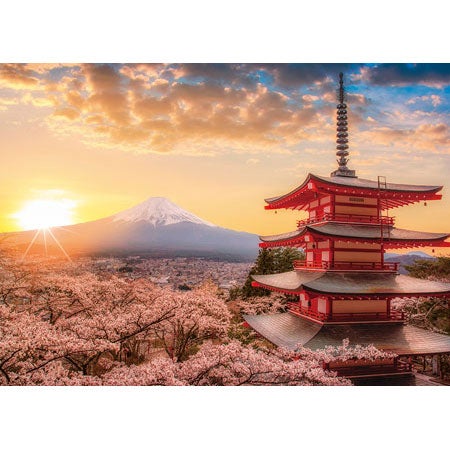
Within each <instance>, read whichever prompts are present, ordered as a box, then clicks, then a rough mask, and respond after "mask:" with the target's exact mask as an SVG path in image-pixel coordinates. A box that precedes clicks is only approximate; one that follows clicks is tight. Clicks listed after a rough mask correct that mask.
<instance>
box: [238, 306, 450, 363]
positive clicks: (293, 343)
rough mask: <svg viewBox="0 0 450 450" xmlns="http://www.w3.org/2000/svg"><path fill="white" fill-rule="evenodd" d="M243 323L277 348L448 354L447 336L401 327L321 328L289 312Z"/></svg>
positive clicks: (249, 317)
mask: <svg viewBox="0 0 450 450" xmlns="http://www.w3.org/2000/svg"><path fill="white" fill-rule="evenodd" d="M243 317H244V320H245V321H246V322H247V323H248V324H249V325H250V326H251V327H252V328H253V329H254V330H255V331H257V332H258V333H259V334H260V335H262V336H264V337H265V338H266V339H267V340H269V341H270V342H272V343H274V344H275V345H278V346H280V347H284V348H287V349H289V350H296V349H297V348H298V345H299V344H300V345H303V346H304V347H306V348H310V349H311V350H318V349H322V348H325V347H326V346H328V345H332V346H338V345H341V344H342V340H343V339H346V338H347V339H350V345H357V344H359V345H369V344H373V345H374V346H375V347H376V348H378V349H380V350H384V351H390V352H393V353H396V354H397V355H428V354H439V353H444V354H445V353H449V352H450V336H447V335H443V334H438V333H434V332H432V331H428V330H423V329H421V328H417V327H414V326H412V325H403V324H393V323H386V324H380V323H377V324H361V323H359V324H357V323H355V324H346V325H334V324H327V325H321V324H316V323H313V322H311V321H310V320H307V319H304V318H301V317H296V316H294V315H293V314H290V313H280V314H268V315H244V316H243Z"/></svg>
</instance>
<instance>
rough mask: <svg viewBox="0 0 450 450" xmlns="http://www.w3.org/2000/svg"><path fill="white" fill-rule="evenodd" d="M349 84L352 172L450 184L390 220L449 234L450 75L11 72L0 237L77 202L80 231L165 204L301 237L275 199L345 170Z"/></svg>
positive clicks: (408, 68) (330, 69)
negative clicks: (340, 91)
mask: <svg viewBox="0 0 450 450" xmlns="http://www.w3.org/2000/svg"><path fill="white" fill-rule="evenodd" d="M341 71H342V72H343V73H344V82H345V87H346V90H347V93H348V100H347V104H348V109H349V141H350V142H349V145H350V148H349V151H350V162H349V167H350V168H351V169H355V170H356V173H357V175H358V176H359V177H360V178H369V179H375V180H376V179H377V176H378V175H383V176H386V178H387V181H388V182H397V183H411V184H428V185H430V184H431V185H444V186H445V185H446V187H445V188H444V190H443V192H442V193H443V194H444V197H443V200H441V201H439V202H428V206H426V207H424V206H423V204H421V205H413V206H409V207H404V208H401V209H396V210H393V211H391V214H392V215H395V216H396V217H397V226H399V227H401V228H409V229H417V230H428V231H450V193H449V187H450V183H449V180H448V178H449V177H448V174H449V173H450V146H449V144H450V132H449V125H450V116H449V111H450V97H449V92H450V64H431V63H429V64H420V63H415V64H394V63H382V64H356V63H345V64H337V63H334V64H319V63H310V64H268V63H265V64H256V63H251V64H245V63H239V64H213V63H208V64H206V63H205V64H182V63H176V64H170V63H164V64H137V63H133V64H78V63H77V64H58V63H51V64H37V63H33V64H18V63H14V64H7V63H3V64H0V162H1V164H0V180H1V184H0V205H1V206H0V232H5V231H15V230H20V229H21V225H20V221H19V220H18V218H17V212H18V211H21V210H23V208H24V207H25V206H24V205H26V204H27V202H30V201H33V200H46V199H54V200H57V201H64V202H70V204H71V205H72V207H73V209H72V213H73V214H72V218H71V220H72V221H73V222H86V221H90V220H95V219H99V218H102V217H106V216H109V215H111V214H114V213H116V212H119V211H121V210H123V209H126V208H128V207H131V206H133V205H135V204H138V203H140V202H142V201H144V200H145V199H147V198H148V197H153V196H163V197H167V198H169V199H170V200H172V201H173V202H175V203H176V204H178V205H179V206H181V207H182V208H184V209H187V210H189V211H191V212H193V213H194V214H196V215H198V216H199V217H201V218H203V219H205V220H207V221H210V222H213V223H214V224H216V225H219V226H222V227H226V228H231V229H235V230H242V231H248V232H252V233H257V234H263V235H264V234H275V233H281V232H285V231H290V230H293V229H295V224H296V221H297V220H298V219H299V218H302V217H303V215H302V214H303V213H299V212H293V211H279V212H278V213H277V214H275V213H274V212H273V211H265V210H264V204H265V203H264V198H268V197H273V196H276V195H280V194H284V193H286V192H288V191H290V190H291V189H293V188H294V187H296V186H298V185H299V184H300V183H301V182H302V181H303V180H304V178H305V177H306V176H307V174H308V173H309V172H312V173H315V174H319V175H325V176H328V175H329V174H330V173H331V172H332V171H333V170H335V169H336V167H337V164H336V156H335V152H336V148H335V147H336V143H335V134H336V124H335V117H336V88H337V86H338V74H339V72H341Z"/></svg>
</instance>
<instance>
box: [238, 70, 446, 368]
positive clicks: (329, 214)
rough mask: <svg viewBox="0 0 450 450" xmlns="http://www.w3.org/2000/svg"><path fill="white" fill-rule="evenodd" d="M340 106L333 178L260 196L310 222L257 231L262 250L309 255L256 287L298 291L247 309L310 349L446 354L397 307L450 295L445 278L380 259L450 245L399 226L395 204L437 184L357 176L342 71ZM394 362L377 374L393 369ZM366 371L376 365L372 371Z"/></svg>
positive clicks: (271, 333)
mask: <svg viewBox="0 0 450 450" xmlns="http://www.w3.org/2000/svg"><path fill="white" fill-rule="evenodd" d="M339 78H340V80H339V84H340V86H339V90H338V105H337V141H336V142H337V152H336V155H337V157H338V159H337V162H338V169H337V170H335V171H334V172H332V173H331V174H330V176H329V177H325V176H319V175H314V174H309V175H308V176H307V177H306V179H305V181H304V182H303V183H302V184H301V185H300V186H299V187H297V188H295V189H294V190H292V191H291V192H289V193H287V194H284V195H281V196H278V197H273V198H268V199H266V200H265V201H266V203H267V205H266V206H265V209H268V210H276V209H279V208H285V209H293V210H302V211H306V212H307V213H308V218H307V219H306V220H302V221H299V222H298V223H297V229H296V230H294V231H291V232H288V233H283V234H280V235H274V236H261V237H260V239H261V241H262V242H261V243H260V244H259V245H260V247H261V248H273V247H286V246H290V247H301V248H302V249H303V250H304V252H305V260H301V261H295V262H294V267H293V270H292V271H289V272H285V273H279V274H273V275H254V276H253V280H254V281H253V283H252V285H253V286H254V287H262V288H265V289H269V290H272V291H276V292H280V293H284V294H289V295H291V296H295V298H296V301H294V302H292V303H290V304H289V306H288V312H286V313H282V314H275V315H258V316H244V318H245V320H246V322H247V323H248V324H249V325H250V326H251V327H252V328H253V329H254V330H256V331H257V332H258V333H259V334H261V335H262V336H263V337H265V338H266V339H268V340H269V341H271V342H272V343H274V344H276V345H278V346H283V347H286V348H291V349H294V348H295V347H296V346H297V345H298V344H301V345H303V346H305V347H308V348H311V349H313V350H315V349H319V348H323V347H325V346H326V345H340V344H342V340H343V339H346V338H348V339H349V340H350V344H370V343H372V344H374V345H375V346H376V347H377V348H379V349H380V350H386V351H392V352H394V353H396V354H397V355H399V356H410V355H422V356H423V355H439V354H444V353H450V337H449V336H446V335H441V334H438V333H433V332H431V331H427V330H423V329H420V328H417V327H413V326H410V325H406V324H405V320H404V316H403V314H402V313H400V312H398V311H396V310H394V309H393V308H392V306H391V300H392V299H395V298H411V297H423V298H427V297H438V296H449V295H450V284H447V283H440V282H434V281H428V280H422V279H417V278H413V277H409V276H406V275H401V274H399V273H398V263H392V262H386V261H385V259H384V255H385V252H386V250H390V249H399V248H412V247H448V246H450V242H447V241H446V239H447V238H448V237H449V236H450V233H426V232H422V231H413V230H405V229H400V228H396V227H395V220H394V217H392V216H390V215H389V211H390V210H391V209H392V208H397V207H400V206H405V205H409V204H413V203H417V202H421V201H424V202H427V201H429V200H439V199H440V198H441V197H442V196H441V195H440V194H439V192H440V191H441V189H442V186H421V185H410V184H394V183H387V182H386V179H385V178H384V177H381V176H380V177H378V179H377V180H366V179H362V178H358V177H357V175H356V173H355V171H354V170H350V169H349V168H348V167H347V163H348V160H349V158H348V156H349V151H348V148H349V146H348V128H347V106H346V99H345V91H344V86H343V75H342V73H341V74H340V75H339ZM398 370H399V366H398V365H397V364H396V363H395V364H393V365H392V367H390V368H389V367H387V366H385V367H383V368H381V369H380V370H379V372H380V373H383V374H386V373H389V372H397V371H398ZM372 372H376V370H375V371H372Z"/></svg>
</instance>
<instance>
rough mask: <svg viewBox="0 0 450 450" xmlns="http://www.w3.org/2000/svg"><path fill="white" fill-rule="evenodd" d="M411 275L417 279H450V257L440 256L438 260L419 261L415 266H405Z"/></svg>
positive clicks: (415, 262)
mask: <svg viewBox="0 0 450 450" xmlns="http://www.w3.org/2000/svg"><path fill="white" fill-rule="evenodd" d="M405 269H406V270H408V271H409V274H410V275H411V276H413V277H416V278H429V277H433V278H439V279H448V278H449V277H450V257H449V256H439V257H438V258H436V259H417V260H416V261H414V264H411V265H410V266H405Z"/></svg>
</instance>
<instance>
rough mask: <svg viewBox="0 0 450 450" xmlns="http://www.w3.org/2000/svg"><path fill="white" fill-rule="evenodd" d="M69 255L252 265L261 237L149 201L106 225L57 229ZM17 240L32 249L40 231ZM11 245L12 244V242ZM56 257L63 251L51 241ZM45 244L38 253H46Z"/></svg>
mask: <svg viewBox="0 0 450 450" xmlns="http://www.w3.org/2000/svg"><path fill="white" fill-rule="evenodd" d="M51 231H52V233H53V234H54V236H55V237H56V239H57V240H58V241H59V242H60V244H61V245H62V246H63V248H64V249H65V250H66V251H67V252H68V253H69V254H96V255H132V254H142V255H148V256H156V257H174V256H195V257H207V258H215V259H226V260H234V261H247V260H248V261H249V260H253V259H254V258H255V257H256V254H257V252H258V242H259V239H258V236H256V235H255V234H251V233H246V232H241V231H234V230H230V229H227V228H222V227H219V226H216V225H214V224H212V223H210V222H207V221H206V220H203V219H201V218H199V217H197V216H196V215H194V214H192V213H191V212H189V211H186V210H184V209H182V208H181V207H179V206H178V205H176V204H174V203H172V202H171V201H170V200H168V199H167V198H164V197H150V198H149V199H147V200H146V201H144V202H142V203H140V204H138V205H136V206H133V207H132V208H129V209H127V210H124V211H121V212H119V213H117V214H114V215H112V216H109V217H106V218H104V219H99V220H95V221H92V222H85V223H79V224H76V225H67V226H63V227H55V228H52V229H51ZM8 234H11V235H12V234H14V235H15V236H14V237H13V236H11V237H13V241H15V244H16V247H18V248H19V250H22V247H24V248H26V246H27V245H28V244H29V243H30V241H31V239H32V238H33V236H34V234H35V231H26V232H20V233H8ZM8 240H9V239H8ZM49 245H52V247H48V249H49V250H50V251H51V252H52V253H55V254H56V253H58V252H59V253H60V250H59V249H58V247H57V246H56V244H55V243H54V242H53V240H52V239H47V246H49ZM43 251H44V242H43V238H41V237H39V238H38V239H37V240H36V242H35V244H34V245H33V253H35V252H39V253H41V252H43Z"/></svg>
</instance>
